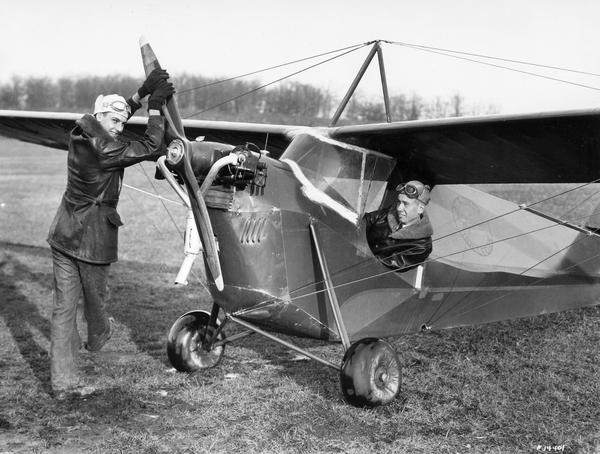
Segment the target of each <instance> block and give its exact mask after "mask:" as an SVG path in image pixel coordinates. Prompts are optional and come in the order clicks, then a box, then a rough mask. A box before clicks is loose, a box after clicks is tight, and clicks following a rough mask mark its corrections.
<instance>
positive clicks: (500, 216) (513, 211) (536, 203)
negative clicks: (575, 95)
mask: <svg viewBox="0 0 600 454" xmlns="http://www.w3.org/2000/svg"><path fill="white" fill-rule="evenodd" d="M598 182H600V178H599V179H596V180H593V181H591V182H588V183H583V184H581V185H578V186H576V187H574V188H570V189H567V190H565V191H561V192H559V193H556V194H553V195H551V196H548V197H545V198H543V199H540V200H538V201H535V202H532V203H530V204H529V205H527V206H528V207H532V206H535V205H538V204H540V203H543V202H547V201H549V200H552V199H554V198H557V197H560V196H563V195H565V194H568V193H570V192H572V191H575V190H579V189H582V188H584V187H585V186H588V185H591V184H594V183H598ZM597 193H598V192H596V193H594V194H592V195H591V196H590V197H593V196H594V195H596V194H597ZM524 207H525V205H521V206H519V207H518V208H515V209H514V210H510V211H508V212H506V213H502V214H499V215H497V216H493V217H492V218H489V219H485V220H483V221H480V222H477V223H475V224H472V225H469V226H467V227H464V228H462V229H459V230H455V231H453V232H451V233H449V234H447V235H443V236H441V237H438V238H435V239H434V240H433V243H435V242H436V241H440V240H442V239H445V238H448V237H451V236H453V235H456V234H458V233H462V232H465V231H467V230H469V229H472V228H475V227H478V226H481V225H483V224H486V223H489V222H492V221H494V220H498V219H500V218H502V217H506V216H509V215H511V214H513V213H516V212H518V211H520V210H521V209H523V208H524ZM592 214H595V213H592ZM558 225H562V224H561V223H560V222H556V224H553V225H550V226H546V227H544V228H550V227H555V226H558ZM544 228H542V229H539V230H543V229H544ZM535 231H537V230H534V231H532V232H524V233H522V234H519V235H516V236H515V237H510V238H503V239H501V240H495V241H493V242H490V243H486V244H483V245H478V246H474V247H472V248H468V249H464V250H460V251H457V252H454V253H452V254H449V255H446V256H442V257H436V258H435V259H428V260H426V261H425V262H423V263H429V262H434V261H439V260H441V259H444V258H448V257H450V256H452V255H457V254H461V253H464V252H468V251H470V250H474V249H477V248H480V247H482V246H488V245H492V244H495V243H498V242H502V241H506V240H509V239H514V238H517V237H519V236H524V235H528V234H529V233H533V232H535ZM407 252H410V249H408V250H407ZM369 263H370V261H369V260H365V261H364V262H362V263H355V264H353V265H351V266H350V267H349V268H345V269H341V270H338V272H337V273H336V274H339V273H343V272H347V271H349V270H350V269H352V268H353V269H359V267H361V266H368V265H369ZM421 264H422V263H421ZM395 272H397V270H395V269H392V270H386V271H384V272H381V273H378V274H375V275H372V276H366V277H363V278H360V279H358V280H356V281H350V282H346V283H343V284H339V285H338V286H340V287H341V286H346V285H351V284H355V283H359V282H363V281H366V280H369V279H374V278H377V277H381V276H384V275H386V274H390V273H395ZM323 283H324V281H323V280H321V281H315V282H313V283H309V284H306V285H305V286H302V287H299V288H296V289H294V290H291V291H290V293H295V292H298V291H301V290H302V289H303V288H306V287H308V286H312V285H319V284H323ZM338 286H336V287H338ZM323 291H324V290H319V291H316V292H313V293H309V294H303V295H300V296H298V297H297V298H303V297H306V296H310V295H312V294H317V293H321V292H323Z"/></svg>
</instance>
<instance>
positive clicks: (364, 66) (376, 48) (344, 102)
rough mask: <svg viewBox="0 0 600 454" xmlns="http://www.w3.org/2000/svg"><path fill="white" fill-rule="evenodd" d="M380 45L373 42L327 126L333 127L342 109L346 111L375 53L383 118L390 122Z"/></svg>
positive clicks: (388, 99)
mask: <svg viewBox="0 0 600 454" xmlns="http://www.w3.org/2000/svg"><path fill="white" fill-rule="evenodd" d="M380 43H381V41H375V42H374V43H373V47H372V48H371V51H370V52H369V55H367V58H365V61H364V63H363V64H362V66H361V67H360V69H359V70H358V73H357V74H356V77H355V78H354V80H353V81H352V84H351V85H350V88H349V89H348V91H347V92H346V95H345V96H344V99H342V102H340V105H339V107H338V108H337V110H336V112H335V114H334V115H333V118H332V119H331V123H330V124H329V126H331V127H333V126H335V125H336V124H337V122H338V120H339V119H340V117H341V115H342V113H343V112H344V109H346V106H347V105H348V102H349V101H350V98H351V97H352V95H353V94H354V92H355V91H356V87H357V86H358V84H359V82H360V81H361V79H362V78H363V76H364V75H365V72H366V71H367V69H368V67H369V65H370V64H371V61H372V60H373V57H374V56H375V54H376V53H377V59H378V62H379V74H380V75H381V88H382V90H383V103H384V105H385V117H386V121H387V122H388V123H391V122H392V116H391V114H390V97H389V94H388V86H387V79H386V77H385V67H384V65H383V50H381V44H380Z"/></svg>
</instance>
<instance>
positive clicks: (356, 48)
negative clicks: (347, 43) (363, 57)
mask: <svg viewBox="0 0 600 454" xmlns="http://www.w3.org/2000/svg"><path fill="white" fill-rule="evenodd" d="M368 45H369V43H365V44H361V45H358V46H355V47H352V48H350V50H347V51H345V52H343V53H341V54H339V55H335V56H334V57H330V58H327V59H325V60H322V61H320V62H318V63H315V64H314V65H310V66H307V67H306V68H303V69H300V70H298V71H294V72H293V73H290V74H287V75H285V76H283V77H280V78H278V79H275V80H273V81H271V82H268V83H266V84H263V85H260V86H258V87H256V88H253V89H252V90H248V91H246V92H244V93H241V94H239V95H237V96H234V97H232V98H229V99H226V100H225V101H222V102H220V103H218V104H215V105H213V106H211V107H207V108H206V109H202V110H199V111H197V112H194V113H192V114H190V115H187V116H186V117H184V118H191V117H194V116H196V115H200V114H202V113H204V112H208V111H209V110H213V109H216V108H217V107H220V106H223V105H225V104H227V103H230V102H232V101H235V100H236V99H240V98H243V97H244V96H248V95H250V94H252V93H255V92H257V91H259V90H262V89H264V88H266V87H269V86H271V85H273V84H276V83H278V82H281V81H282V80H285V79H289V78H290V77H293V76H296V75H298V74H300V73H303V72H305V71H308V70H309V69H312V68H316V67H317V66H320V65H323V64H325V63H327V62H330V61H332V60H335V59H337V58H340V57H343V56H344V55H347V54H349V53H351V52H354V51H356V50H358V49H362V48H363V47H365V46H368Z"/></svg>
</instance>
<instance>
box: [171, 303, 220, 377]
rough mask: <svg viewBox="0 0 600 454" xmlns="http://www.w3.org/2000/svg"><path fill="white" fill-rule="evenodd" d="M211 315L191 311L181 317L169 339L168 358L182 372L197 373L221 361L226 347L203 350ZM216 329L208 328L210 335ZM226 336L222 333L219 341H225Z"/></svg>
mask: <svg viewBox="0 0 600 454" xmlns="http://www.w3.org/2000/svg"><path fill="white" fill-rule="evenodd" d="M209 320H210V314H209V313H208V312H206V311H191V312H188V313H186V314H183V315H182V316H181V317H179V318H178V319H177V320H176V321H175V323H173V326H171V329H170V330H169V335H168V337H167V356H168V357H169V361H170V363H171V364H172V365H173V367H174V368H175V369H177V370H178V371H180V372H195V371H198V370H201V369H208V368H211V367H215V366H216V365H217V364H219V362H220V361H221V358H222V357H223V353H224V352H225V345H221V346H219V347H216V348H212V349H211V350H210V351H207V350H204V349H203V348H202V340H203V339H202V336H203V334H204V330H205V329H206V325H207V324H208V321H209ZM214 329H215V328H214V327H209V328H208V335H210V334H211V333H212V332H213V330H214ZM224 338H225V334H224V333H223V332H222V331H221V332H220V333H219V336H218V337H217V339H218V340H223V339H224Z"/></svg>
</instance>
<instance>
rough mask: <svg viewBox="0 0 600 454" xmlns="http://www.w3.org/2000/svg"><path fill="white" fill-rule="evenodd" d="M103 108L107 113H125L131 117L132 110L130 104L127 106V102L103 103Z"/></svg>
mask: <svg viewBox="0 0 600 454" xmlns="http://www.w3.org/2000/svg"><path fill="white" fill-rule="evenodd" d="M102 107H103V108H104V111H105V112H110V111H113V112H117V113H125V112H127V116H129V115H130V114H131V108H130V107H129V104H127V103H126V102H123V101H120V100H117V101H112V102H103V103H102Z"/></svg>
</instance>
